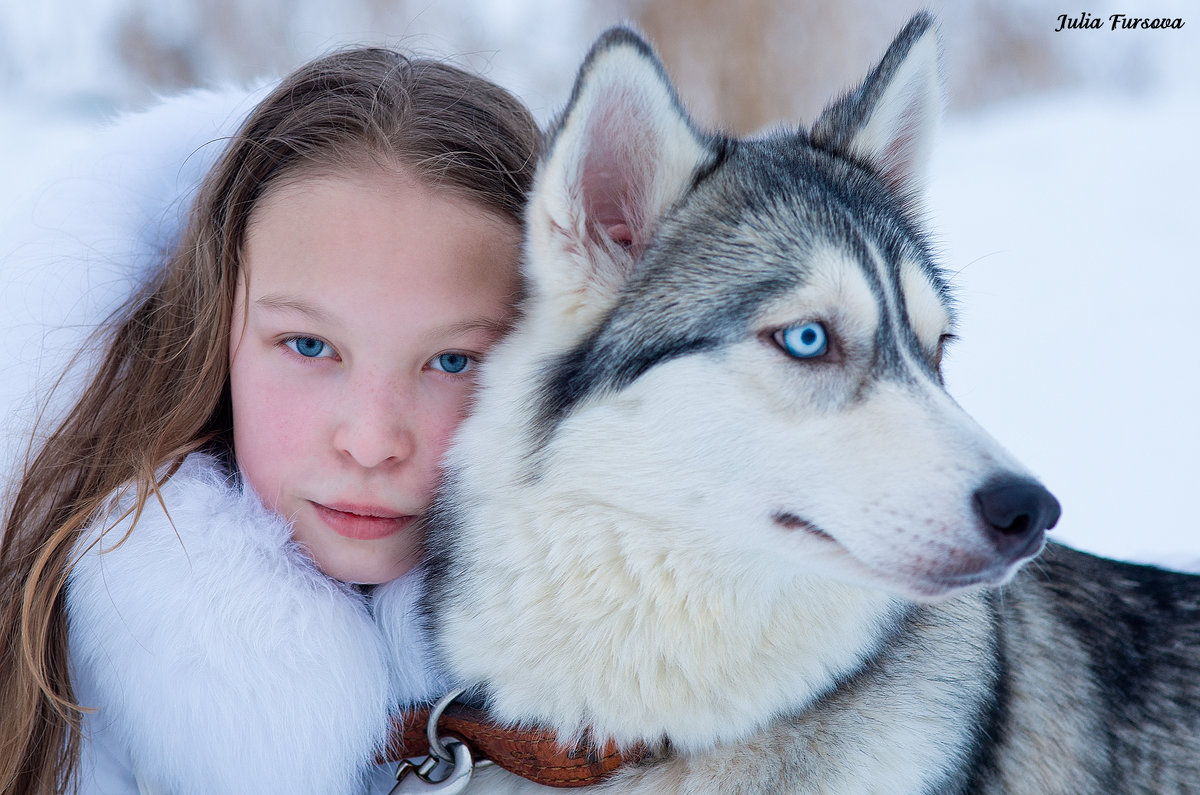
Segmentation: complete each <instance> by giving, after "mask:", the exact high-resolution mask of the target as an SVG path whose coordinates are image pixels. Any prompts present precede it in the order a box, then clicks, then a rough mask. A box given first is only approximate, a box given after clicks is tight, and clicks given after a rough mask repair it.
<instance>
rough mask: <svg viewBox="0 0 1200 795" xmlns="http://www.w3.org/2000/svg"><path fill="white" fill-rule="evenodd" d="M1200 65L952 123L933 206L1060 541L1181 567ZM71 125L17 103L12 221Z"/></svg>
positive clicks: (1192, 373) (8, 191)
mask: <svg viewBox="0 0 1200 795" xmlns="http://www.w3.org/2000/svg"><path fill="white" fill-rule="evenodd" d="M1189 25H1191V26H1195V28H1194V30H1195V31H1200V16H1197V17H1196V18H1195V19H1193V20H1189ZM1182 35H1186V36H1189V37H1190V39H1191V40H1192V41H1193V42H1196V43H1197V45H1198V46H1197V47H1196V49H1200V36H1197V35H1195V33H1194V32H1193V29H1192V28H1189V29H1188V30H1187V32H1186V33H1184V34H1182ZM1196 62H1197V61H1196V59H1195V58H1192V59H1190V60H1185V61H1183V62H1182V63H1183V66H1181V67H1180V68H1179V69H1177V70H1176V72H1177V73H1176V74H1175V75H1174V79H1172V80H1170V81H1169V82H1168V84H1167V85H1166V86H1164V87H1162V88H1161V89H1160V90H1159V91H1158V92H1156V93H1152V94H1150V95H1148V96H1144V97H1141V98H1137V99H1135V98H1131V97H1129V96H1123V95H1114V94H1107V93H1096V94H1091V95H1084V96H1071V97H1066V96H1064V97H1050V98H1044V99H1042V100H1039V101H1037V102H1033V103H1028V102H1027V103H1022V104H1011V105H1006V106H1001V107H995V108H992V109H990V110H989V111H987V112H986V113H982V114H979V115H976V116H973V117H970V118H958V119H953V120H951V121H950V122H949V123H948V124H947V125H946V127H945V128H944V130H943V133H942V136H941V140H940V144H939V148H938V150H937V152H936V159H935V164H934V173H933V178H932V181H931V198H930V217H931V222H932V225H933V228H934V230H935V232H936V234H937V237H938V240H939V241H940V243H941V244H942V246H943V251H944V262H945V263H946V265H947V266H948V267H949V268H950V269H951V270H952V271H954V272H956V273H957V276H956V277H955V283H956V285H957V287H958V295H959V299H960V308H961V325H960V328H959V335H960V337H961V341H960V342H959V343H958V344H957V345H956V346H955V347H954V348H953V349H952V350H951V352H950V354H949V359H948V365H947V371H948V383H949V387H950V390H951V392H952V393H953V394H954V395H955V396H956V397H957V398H958V399H959V400H960V402H961V403H962V404H963V405H964V406H965V407H966V408H967V409H968V411H970V412H972V413H973V414H974V415H975V416H976V417H977V418H978V419H979V420H980V422H981V423H982V424H983V425H984V427H986V428H988V429H989V430H990V431H992V432H993V433H994V434H995V435H996V436H997V437H998V438H999V439H1000V440H1001V441H1002V442H1003V443H1004V444H1006V445H1007V446H1008V447H1009V448H1010V449H1011V450H1012V451H1013V452H1014V453H1016V454H1017V456H1018V457H1019V458H1021V459H1022V460H1023V461H1025V462H1026V463H1027V465H1028V466H1030V467H1031V468H1032V469H1033V470H1034V472H1036V473H1037V474H1038V475H1040V476H1041V477H1043V478H1044V480H1045V481H1046V483H1047V484H1048V485H1049V486H1050V487H1051V489H1052V490H1054V491H1055V492H1056V493H1057V494H1058V496H1059V497H1060V499H1061V500H1062V502H1063V504H1064V510H1065V512H1064V517H1063V520H1062V522H1061V524H1060V526H1059V529H1058V530H1056V531H1055V535H1056V536H1057V537H1058V538H1060V539H1062V540H1065V541H1068V542H1070V543H1072V544H1074V545H1076V546H1079V547H1082V548H1085V549H1090V550H1094V551H1098V552H1101V553H1104V554H1109V555H1115V556H1124V557H1130V558H1135V559H1141V560H1153V561H1158V562H1166V563H1169V564H1172V565H1176V566H1195V565H1196V564H1197V562H1200V527H1198V526H1197V523H1196V521H1195V518H1194V515H1193V514H1192V510H1193V506H1192V505H1191V502H1192V499H1193V498H1194V495H1196V493H1197V485H1198V483H1197V481H1198V476H1200V412H1198V411H1197V407H1200V353H1198V350H1200V348H1198V346H1197V345H1196V344H1195V342H1194V339H1195V330H1194V328H1195V325H1196V320H1197V315H1198V313H1197V309H1196V296H1197V293H1198V292H1200V257H1198V256H1197V254H1196V246H1195V244H1194V241H1193V239H1192V234H1191V233H1192V231H1193V228H1194V227H1193V224H1195V223H1196V222H1197V219H1198V218H1200V199H1198V190H1197V186H1198V185H1200V158H1198V157H1197V154H1196V149H1195V143H1194V140H1195V138H1196V132H1195V130H1196V127H1197V122H1198V121H1200V90H1198V89H1197V88H1196V85H1197V84H1200V70H1196V69H1195V68H1194V65H1195V64H1196ZM56 114H58V111H48V110H47V108H46V107H44V106H36V105H33V104H29V103H21V102H17V101H8V102H6V103H5V104H4V105H3V106H2V107H0V141H3V142H4V147H3V150H0V157H3V162H4V169H5V174H6V177H5V188H4V190H3V193H0V221H2V220H3V214H6V213H8V212H11V211H13V210H14V209H19V207H20V204H19V202H20V201H21V199H20V197H21V196H22V195H23V194H24V193H25V192H26V189H27V188H29V187H30V186H32V185H34V184H36V182H37V181H38V179H39V178H40V177H41V175H42V174H43V173H44V172H45V170H46V163H47V162H48V161H50V160H53V159H56V158H57V157H58V155H59V153H61V152H64V151H70V150H75V149H79V148H86V145H87V141H88V138H89V130H88V128H87V126H85V125H84V124H82V123H81V122H80V121H79V119H78V118H76V117H71V116H63V115H60V114H58V115H56ZM3 300H4V299H3V293H0V312H3ZM0 317H3V315H2V314H0ZM0 391H2V390H0ZM3 410H4V407H3V406H0V411H3Z"/></svg>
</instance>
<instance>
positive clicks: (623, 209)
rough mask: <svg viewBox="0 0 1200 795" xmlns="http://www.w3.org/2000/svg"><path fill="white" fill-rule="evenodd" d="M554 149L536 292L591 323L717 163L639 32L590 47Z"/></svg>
mask: <svg viewBox="0 0 1200 795" xmlns="http://www.w3.org/2000/svg"><path fill="white" fill-rule="evenodd" d="M547 140H548V145H547V151H546V153H545V156H544V159H543V161H542V164H541V167H540V169H539V170H538V176H537V181H536V184H535V187H534V192H533V196H532V198H531V200H530V207H529V212H528V216H527V218H528V221H529V234H530V246H531V248H530V258H529V260H530V261H529V262H528V264H527V267H528V271H529V272H528V275H529V276H530V281H531V285H530V287H531V289H532V291H533V292H534V294H535V295H538V296H540V297H543V298H550V299H551V300H554V301H559V302H561V303H560V305H559V312H560V314H562V315H571V316H572V317H573V319H575V320H591V319H593V318H594V317H595V316H596V314H597V313H599V312H602V311H603V310H604V309H606V308H607V307H608V306H609V305H610V304H611V302H612V299H613V297H614V296H615V293H616V291H617V289H619V288H620V286H621V285H622V284H623V283H624V282H625V280H626V279H627V278H628V276H629V273H630V272H631V270H632V269H633V268H634V267H635V264H636V262H637V260H638V258H639V256H640V254H641V253H642V252H643V251H644V249H645V247H646V245H647V243H648V242H649V240H650V237H651V236H652V235H653V234H654V230H655V229H656V227H657V225H658V221H659V219H660V218H661V217H662V214H663V213H664V212H665V211H666V210H667V208H668V207H670V206H671V205H672V204H673V203H674V202H675V201H676V200H678V199H679V198H680V197H681V196H682V195H683V194H684V193H685V192H686V191H687V190H688V188H689V187H690V186H691V185H692V183H693V180H694V179H695V176H696V175H697V173H698V172H699V171H701V170H702V169H704V168H706V167H707V166H709V165H710V164H711V163H712V162H713V160H714V158H715V157H716V154H715V151H714V148H713V145H712V144H711V143H710V140H709V138H708V137H706V136H704V135H702V134H700V133H698V132H697V131H696V130H695V128H694V127H693V125H692V122H691V120H690V119H689V118H688V117H687V115H686V114H685V113H684V111H683V110H682V108H681V107H680V104H679V100H678V99H677V97H676V95H675V90H674V88H673V87H672V85H671V83H670V81H669V80H668V78H667V76H666V73H665V71H664V70H663V67H662V64H661V63H660V62H659V60H658V58H657V57H656V56H655V54H654V52H653V51H652V50H651V49H650V47H649V45H647V44H646V42H644V41H643V40H642V39H641V38H640V37H638V35H637V34H635V33H633V32H632V31H630V30H628V29H627V28H612V29H610V30H609V31H607V32H606V33H604V34H603V35H602V36H601V37H600V38H599V39H598V40H597V41H596V43H595V45H593V47H592V50H591V52H590V53H589V54H588V56H587V58H586V59H585V60H584V63H583V66H582V67H581V68H580V70H579V76H578V77H577V78H576V81H575V88H574V91H573V93H572V95H571V99H570V101H569V102H568V104H567V107H566V109H565V110H564V111H563V113H562V115H561V116H560V117H559V119H558V121H557V123H556V124H555V125H554V126H553V127H552V128H551V130H550V132H549V133H548V138H547Z"/></svg>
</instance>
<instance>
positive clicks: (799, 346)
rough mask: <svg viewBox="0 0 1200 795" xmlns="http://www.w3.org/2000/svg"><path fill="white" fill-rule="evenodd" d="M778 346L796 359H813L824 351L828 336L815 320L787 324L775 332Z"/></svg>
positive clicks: (826, 346) (827, 343) (827, 344)
mask: <svg viewBox="0 0 1200 795" xmlns="http://www.w3.org/2000/svg"><path fill="white" fill-rule="evenodd" d="M775 340H776V342H778V343H779V346H780V347H781V348H783V349H784V350H785V351H787V352H788V353H789V354H790V355H792V356H795V357H796V358H797V359H813V358H816V357H817V356H821V355H823V354H824V353H825V350H826V348H828V346H829V337H828V335H827V334H826V333H825V327H824V326H823V325H821V324H820V323H817V322H812V323H805V324H803V325H800V326H788V327H787V328H785V329H782V330H781V331H777V332H775Z"/></svg>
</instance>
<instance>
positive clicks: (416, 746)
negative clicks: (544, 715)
mask: <svg viewBox="0 0 1200 795" xmlns="http://www.w3.org/2000/svg"><path fill="white" fill-rule="evenodd" d="M429 713H430V710H429V708H427V707H426V708H421V709H419V710H413V711H411V712H405V713H404V714H402V715H400V716H399V717H397V718H395V719H394V720H393V721H392V734H391V737H390V738H389V740H388V744H387V748H386V750H385V751H384V753H383V754H382V755H381V757H380V759H379V761H380V762H396V761H399V760H401V759H411V758H416V757H422V756H425V755H427V754H428V753H429V741H428V739H427V738H426V733H425V729H426V725H427V724H428V722H429ZM438 735H439V737H443V738H447V737H453V738H456V739H458V740H461V741H462V742H464V743H466V745H467V747H468V748H470V749H471V753H472V755H473V756H474V757H475V758H476V759H480V758H483V759H490V760H492V762H494V763H495V764H497V765H499V766H500V767H502V768H504V769H505V770H508V771H509V772H511V773H516V774H517V775H518V776H521V777H522V778H527V779H529V780H530V781H534V782H537V783H538V784H542V785H545V786H548V787H587V786H591V785H593V784H599V783H600V782H601V781H602V780H604V778H606V777H607V776H608V775H610V774H611V773H613V771H615V770H616V769H617V768H618V767H621V766H622V765H628V764H636V763H637V762H640V761H642V760H643V759H645V758H646V757H647V756H648V755H649V751H648V750H647V749H645V748H642V747H640V746H639V747H637V748H633V749H627V750H626V751H625V752H624V753H622V752H621V751H619V750H618V749H617V747H616V745H615V744H614V743H612V742H609V743H606V744H604V745H603V746H601V747H596V746H595V745H594V744H593V743H592V742H591V741H590V740H588V739H587V738H584V739H583V740H581V741H580V742H579V743H578V744H577V745H576V746H574V747H571V748H567V747H564V746H563V745H562V744H561V743H560V742H559V741H558V738H557V736H555V734H554V733H553V732H551V731H548V730H545V729H537V728H533V729H516V728H509V727H506V726H500V725H497V724H495V723H492V722H490V721H489V720H488V719H487V713H486V712H484V711H483V710H481V709H477V708H475V707H471V706H467V705H466V704H461V703H459V702H457V701H454V702H451V703H450V704H449V705H448V706H447V707H446V710H445V712H443V713H442V716H441V718H440V719H439V720H438Z"/></svg>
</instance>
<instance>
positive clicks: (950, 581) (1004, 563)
mask: <svg viewBox="0 0 1200 795" xmlns="http://www.w3.org/2000/svg"><path fill="white" fill-rule="evenodd" d="M772 518H773V519H774V521H775V523H776V524H777V525H778V526H779V527H782V528H784V529H785V530H789V531H793V532H800V533H803V534H805V535H806V536H807V537H809V538H812V539H814V540H816V541H818V542H820V543H821V544H822V545H823V546H824V547H825V550H826V552H829V553H833V555H834V558H835V559H836V561H837V565H838V568H839V571H837V572H836V573H835V572H833V571H829V570H828V569H824V570H823V571H822V572H821V573H822V574H824V575H826V576H830V577H833V578H834V579H839V580H843V581H845V582H849V583H851V584H853V585H860V586H864V587H867V588H872V589H876V590H883V591H887V592H888V593H891V594H893V595H895V596H899V597H901V598H903V599H908V600H910V601H914V602H925V603H931V602H941V601H945V600H947V599H952V598H954V597H955V596H958V595H960V594H963V593H966V592H968V591H972V590H976V589H980V588H998V587H1000V586H1002V585H1004V584H1006V583H1007V582H1008V581H1009V580H1011V579H1012V578H1013V576H1014V575H1015V574H1016V573H1017V571H1019V570H1020V568H1021V567H1022V566H1024V565H1025V564H1026V563H1028V562H1029V561H1030V560H1032V559H1033V558H1035V557H1037V555H1038V554H1040V553H1041V551H1042V547H1043V546H1044V544H1045V541H1044V537H1042V538H1041V539H1037V540H1033V541H1032V543H1029V544H1026V545H1025V546H1024V548H1023V549H1021V551H1020V552H1019V553H1018V554H1016V555H1015V556H1014V555H1009V556H1005V557H998V556H991V555H986V554H985V555H957V556H956V555H950V556H948V557H947V558H945V559H943V560H941V561H939V564H940V565H938V566H932V567H930V566H925V565H921V566H916V565H909V566H905V565H904V564H903V563H900V562H898V561H896V560H892V561H889V562H888V563H886V564H883V565H881V564H880V562H879V561H865V560H863V559H861V558H859V557H858V556H857V555H855V554H854V552H853V551H851V550H850V549H849V548H848V547H846V546H845V545H844V544H842V543H841V542H839V541H838V540H837V538H836V537H835V536H834V535H833V534H831V533H829V532H828V531H826V530H823V529H822V528H821V527H819V526H818V525H816V524H815V523H813V522H810V521H808V520H807V519H803V518H801V517H799V516H796V515H795V514H792V513H787V512H782V511H781V512H778V513H776V514H775V515H774V516H773V517H772Z"/></svg>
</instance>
